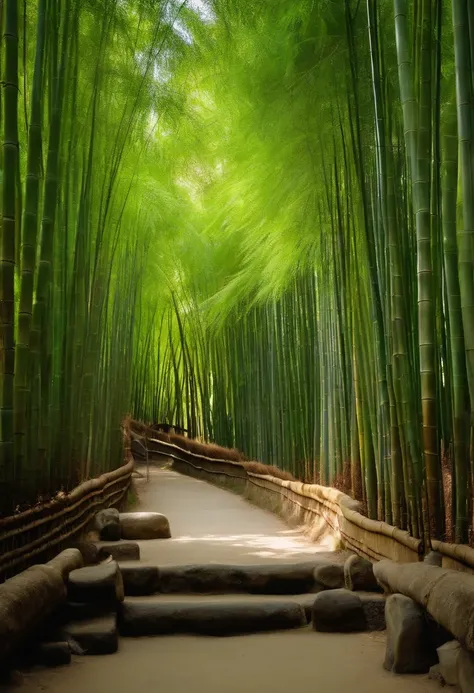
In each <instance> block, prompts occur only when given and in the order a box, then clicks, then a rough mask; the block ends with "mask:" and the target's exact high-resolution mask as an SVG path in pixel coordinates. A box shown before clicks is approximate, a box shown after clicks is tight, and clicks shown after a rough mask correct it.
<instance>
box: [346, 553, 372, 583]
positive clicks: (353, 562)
mask: <svg viewBox="0 0 474 693" xmlns="http://www.w3.org/2000/svg"><path fill="white" fill-rule="evenodd" d="M344 586H345V588H346V589H348V590H352V591H357V590H364V591H366V592H374V591H378V590H379V589H380V588H379V585H378V582H377V579H376V577H375V575H374V566H373V564H372V563H371V562H370V561H368V560H367V559H366V558H361V557H360V556H356V555H355V554H354V555H353V556H350V557H349V558H348V559H347V561H346V562H345V563H344Z"/></svg>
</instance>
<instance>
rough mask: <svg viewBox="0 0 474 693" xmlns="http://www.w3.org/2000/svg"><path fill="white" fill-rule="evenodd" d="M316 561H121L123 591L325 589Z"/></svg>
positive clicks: (283, 591)
mask: <svg viewBox="0 0 474 693" xmlns="http://www.w3.org/2000/svg"><path fill="white" fill-rule="evenodd" d="M316 565H317V563H315V562H311V563H295V564H280V565H278V564H273V565H272V564H262V565H223V564H203V565H199V564H196V565H176V566H163V567H160V568H157V567H153V566H144V565H140V564H139V563H135V562H134V563H122V562H120V570H121V572H122V578H123V583H124V591H125V594H126V595H135V596H136V595H143V596H145V595H150V594H154V593H162V594H177V593H197V594H213V593H214V594H223V593H230V592H244V593H249V594H275V595H278V594H281V595H283V594H284V595H288V594H307V593H308V592H314V593H317V592H319V591H321V590H323V589H326V588H325V586H324V585H322V584H320V583H319V582H318V581H317V580H316V579H315V577H314V569H315V566H316Z"/></svg>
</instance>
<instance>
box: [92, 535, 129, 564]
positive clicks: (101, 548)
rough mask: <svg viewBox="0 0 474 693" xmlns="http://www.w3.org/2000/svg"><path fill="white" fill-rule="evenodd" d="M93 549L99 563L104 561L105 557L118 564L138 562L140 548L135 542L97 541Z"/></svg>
mask: <svg viewBox="0 0 474 693" xmlns="http://www.w3.org/2000/svg"><path fill="white" fill-rule="evenodd" d="M95 547H96V549H97V556H98V559H99V561H101V560H104V558H107V556H112V558H113V559H114V561H117V562H118V563H121V562H123V561H139V560H140V546H139V545H138V544H137V542H136V541H123V540H120V541H114V542H110V541H98V542H96V543H95Z"/></svg>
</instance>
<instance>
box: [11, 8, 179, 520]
mask: <svg viewBox="0 0 474 693" xmlns="http://www.w3.org/2000/svg"><path fill="white" fill-rule="evenodd" d="M0 6H1V30H0V34H1V36H2V51H1V65H0V69H1V74H2V83H1V132H2V144H3V146H2V154H1V159H0V168H1V173H2V176H1V187H2V190H1V200H2V214H1V243H0V276H1V282H0V285H1V286H0V292H1V294H0V306H1V344H2V351H1V355H2V359H1V410H0V430H1V440H0V512H3V513H5V512H6V513H8V512H12V511H14V510H15V508H17V507H20V508H21V507H22V506H24V504H30V503H34V502H36V501H37V500H38V499H41V498H43V499H45V498H47V497H48V496H51V495H54V494H55V493H56V492H58V491H60V490H65V489H69V488H71V487H72V486H74V485H75V484H77V483H78V482H79V481H80V480H82V479H84V478H88V477H90V476H95V475H97V474H99V473H101V472H103V471H107V470H109V469H111V468H115V467H117V466H118V465H120V464H121V463H122V460H123V453H122V434H121V421H122V418H123V417H124V416H125V415H126V414H127V412H128V411H129V407H130V397H131V394H130V393H131V380H132V372H131V368H132V362H133V339H134V325H135V317H134V311H135V307H136V303H137V299H138V294H139V288H140V281H141V277H142V275H143V271H144V263H145V258H146V253H147V248H148V246H149V244H150V242H151V241H152V240H153V239H154V237H155V234H157V233H158V231H159V229H158V225H157V224H156V223H155V220H154V219H153V214H154V212H153V207H156V209H158V208H159V202H158V201H159V198H160V195H161V192H160V189H159V187H158V184H157V187H156V189H151V186H150V179H151V177H152V174H151V169H150V166H152V165H154V162H155V154H154V153H153V154H152V153H151V149H152V145H153V131H154V128H155V126H156V121H157V119H158V117H159V116H162V117H163V119H165V118H166V116H165V114H166V113H168V112H170V111H172V109H173V108H174V106H173V103H172V99H171V98H170V97H169V96H168V95H167V93H166V89H164V88H162V87H161V86H160V84H158V83H157V82H156V80H155V79H154V70H155V69H156V64H157V61H158V59H159V56H160V55H161V54H162V53H164V51H167V50H169V49H170V48H172V47H173V43H175V44H176V46H175V47H174V48H173V56H177V55H178V54H179V43H183V41H182V39H179V40H177V38H178V37H177V34H176V32H175V31H174V30H173V26H174V22H175V21H176V20H177V18H178V16H179V11H180V6H179V5H176V6H174V5H173V6H170V7H167V8H166V7H164V6H163V7H162V8H161V11H157V7H156V4H155V3H154V2H152V1H150V2H147V1H145V0H137V1H136V2H127V3H122V2H120V1H119V0H97V1H95V0H32V1H30V0H29V1H28V2H24V3H23V2H19V1H18V0H2V2H1V3H0ZM158 9H159V8H158ZM183 45H184V44H183ZM169 60H171V58H169ZM140 166H141V167H142V168H141V169H140ZM160 231H161V233H162V234H163V237H165V235H166V228H165V227H164V226H163V225H162V228H161V229H160Z"/></svg>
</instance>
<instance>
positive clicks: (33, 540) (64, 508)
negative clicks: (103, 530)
mask: <svg viewBox="0 0 474 693" xmlns="http://www.w3.org/2000/svg"><path fill="white" fill-rule="evenodd" d="M132 471H133V459H132V458H131V457H130V456H129V457H128V461H127V462H126V463H125V464H124V465H123V466H121V467H119V468H118V469H115V470H113V471H112V472H107V473H106V474H103V475H102V476H100V477H98V478H96V479H90V480H89V481H85V482H83V483H82V484H80V485H79V486H77V487H76V488H75V489H73V490H72V491H71V492H70V493H68V494H67V495H65V496H64V497H63V498H57V499H54V500H52V501H50V502H48V503H45V504H43V505H38V506H36V507H34V508H30V509H29V510H26V511H25V512H22V513H18V514H17V515H12V516H10V517H6V518H4V519H2V520H0V582H3V581H4V580H5V579H7V578H8V577H11V576H12V575H15V574H16V573H18V572H20V571H21V570H25V568H28V567H29V566H31V565H33V564H35V563H44V562H45V561H48V560H49V559H50V558H52V557H53V556H55V555H56V554H57V553H58V552H59V551H61V550H62V549H63V548H65V547H66V546H68V545H69V544H70V542H71V541H72V540H73V539H74V538H76V537H78V536H79V535H80V534H81V532H82V531H83V530H84V529H85V527H86V526H87V525H88V524H89V522H90V521H91V520H92V519H93V517H94V515H95V513H96V512H98V511H99V510H102V509H103V508H109V507H112V506H117V505H119V504H120V502H121V501H122V499H123V498H124V497H125V494H126V493H127V490H128V488H129V486H130V480H131V476H132Z"/></svg>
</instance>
